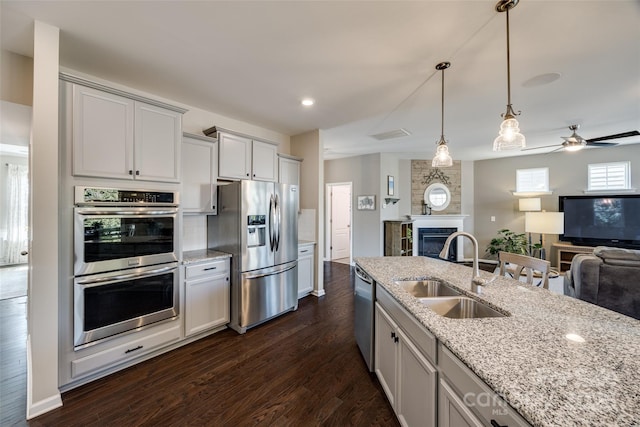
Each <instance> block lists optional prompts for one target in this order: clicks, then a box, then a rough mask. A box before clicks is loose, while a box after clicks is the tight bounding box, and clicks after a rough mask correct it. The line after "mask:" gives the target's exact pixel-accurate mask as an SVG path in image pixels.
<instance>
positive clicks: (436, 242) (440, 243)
mask: <svg viewBox="0 0 640 427" xmlns="http://www.w3.org/2000/svg"><path fill="white" fill-rule="evenodd" d="M456 231H458V229H457V228H451V227H424V228H418V255H419V256H426V257H429V258H440V256H439V255H440V251H441V250H442V248H443V247H444V242H445V241H446V240H447V237H449V236H450V235H451V234H453V233H455V232H456ZM457 240H458V239H455V240H453V241H452V242H451V245H450V246H449V252H448V253H447V258H446V259H447V260H449V261H454V262H455V261H457V259H458V242H457Z"/></svg>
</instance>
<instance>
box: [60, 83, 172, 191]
mask: <svg viewBox="0 0 640 427" xmlns="http://www.w3.org/2000/svg"><path fill="white" fill-rule="evenodd" d="M181 134H182V112H179V111H173V110H169V109H165V108H161V107H158V106H155V105H150V104H147V103H145V102H142V101H139V100H135V99H131V98H127V97H125V96H121V95H118V94H115V93H111V92H106V91H102V90H98V89H95V88H92V87H86V86H83V85H78V84H74V85H73V174H74V175H77V176H94V177H102V178H117V179H129V180H131V179H137V180H145V181H163V182H179V180H180V140H181Z"/></svg>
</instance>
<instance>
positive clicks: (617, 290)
mask: <svg viewBox="0 0 640 427" xmlns="http://www.w3.org/2000/svg"><path fill="white" fill-rule="evenodd" d="M564 294H565V295H569V296H572V297H574V298H579V299H581V300H583V301H587V302H590V303H592V304H596V305H599V306H601V307H604V308H608V309H610V310H613V311H617V312H618V313H622V314H625V315H627V316H631V317H633V318H636V319H640V250H631V249H620V248H609V247H606V246H598V247H596V248H595V249H594V250H593V253H592V254H577V255H576V256H574V257H573V260H572V261H571V267H570V269H569V270H568V271H566V272H565V276H564Z"/></svg>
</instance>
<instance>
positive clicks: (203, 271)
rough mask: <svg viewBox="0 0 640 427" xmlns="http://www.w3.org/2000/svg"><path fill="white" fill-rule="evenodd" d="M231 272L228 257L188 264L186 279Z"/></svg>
mask: <svg viewBox="0 0 640 427" xmlns="http://www.w3.org/2000/svg"><path fill="white" fill-rule="evenodd" d="M228 272H229V263H228V262H227V260H226V259H222V260H217V261H210V262H203V263H201V264H196V265H188V266H187V267H186V268H185V279H186V280H189V279H193V278H195V277H200V276H207V275H209V276H214V275H218V274H227V273H228Z"/></svg>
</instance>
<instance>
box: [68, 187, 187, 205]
mask: <svg viewBox="0 0 640 427" xmlns="http://www.w3.org/2000/svg"><path fill="white" fill-rule="evenodd" d="M75 203H76V205H103V206H104V205H113V206H118V205H177V204H178V195H177V193H176V192H173V191H149V190H121V189H116V188H100V187H76V188H75Z"/></svg>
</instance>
